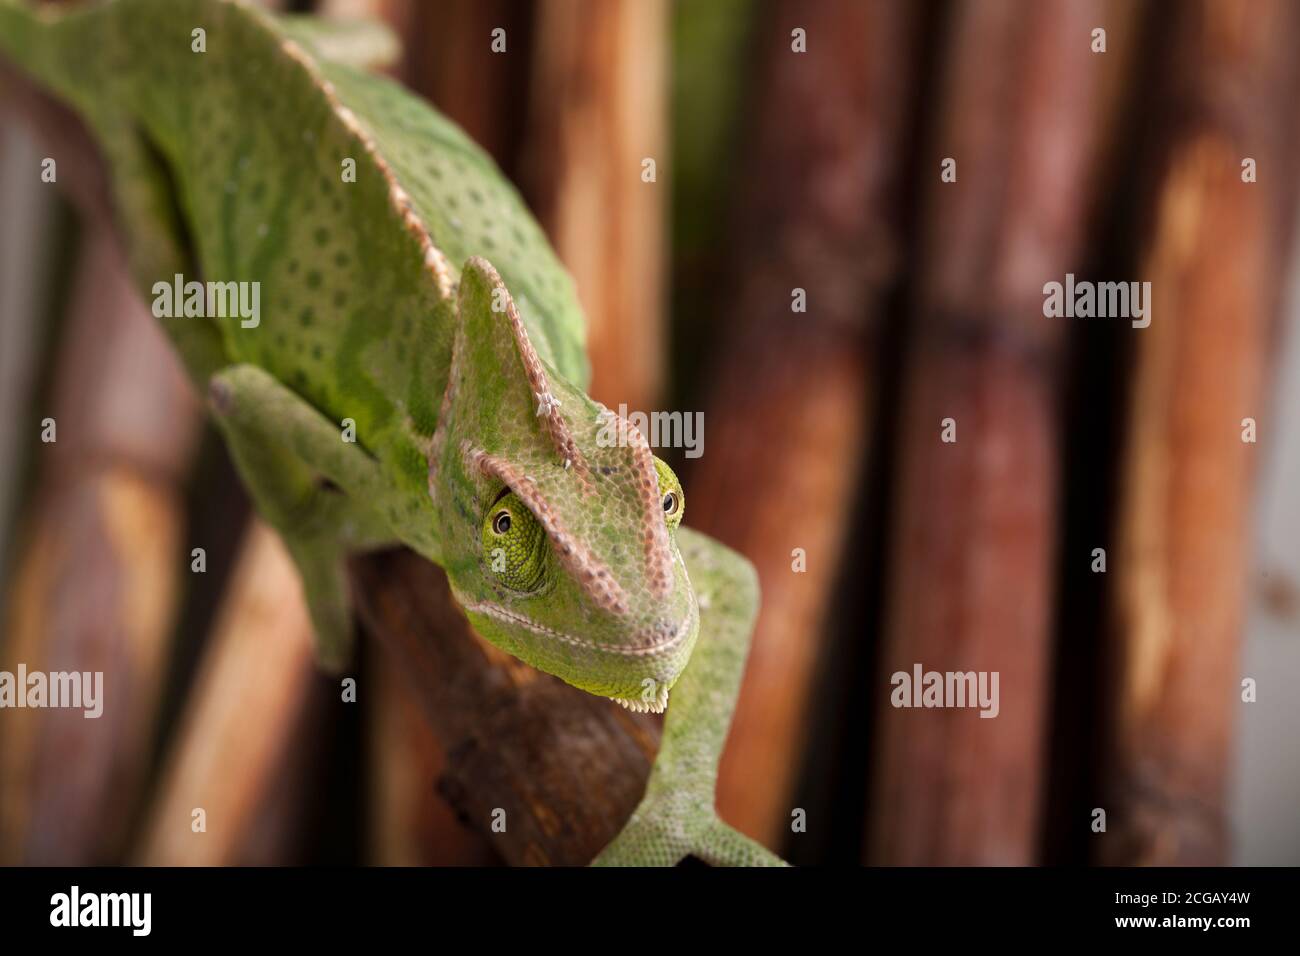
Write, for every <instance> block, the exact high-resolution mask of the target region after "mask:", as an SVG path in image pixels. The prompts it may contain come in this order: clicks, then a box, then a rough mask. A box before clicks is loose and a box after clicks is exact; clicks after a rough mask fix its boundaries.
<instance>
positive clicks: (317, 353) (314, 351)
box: [311, 345, 325, 361]
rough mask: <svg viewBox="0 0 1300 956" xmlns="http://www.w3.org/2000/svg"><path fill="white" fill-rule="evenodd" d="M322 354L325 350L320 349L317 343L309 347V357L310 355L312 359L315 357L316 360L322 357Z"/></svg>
mask: <svg viewBox="0 0 1300 956" xmlns="http://www.w3.org/2000/svg"><path fill="white" fill-rule="evenodd" d="M324 355H325V350H324V349H322V348H321V347H320V346H319V345H313V346H312V347H311V357H312V358H314V359H316V360H317V361H319V360H320V359H321V358H323V357H324Z"/></svg>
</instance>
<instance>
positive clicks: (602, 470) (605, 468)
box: [600, 465, 618, 475]
mask: <svg viewBox="0 0 1300 956" xmlns="http://www.w3.org/2000/svg"><path fill="white" fill-rule="evenodd" d="M616 471H618V469H617V468H611V467H610V466H609V465H601V466H600V473H601V474H602V475H612V474H614V472H616Z"/></svg>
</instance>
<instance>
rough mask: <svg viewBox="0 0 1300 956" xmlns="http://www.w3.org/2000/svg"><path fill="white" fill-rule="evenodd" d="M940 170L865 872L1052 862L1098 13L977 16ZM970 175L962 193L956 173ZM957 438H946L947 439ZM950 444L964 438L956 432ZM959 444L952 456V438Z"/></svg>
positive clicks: (963, 44)
mask: <svg viewBox="0 0 1300 956" xmlns="http://www.w3.org/2000/svg"><path fill="white" fill-rule="evenodd" d="M954 14H955V18H956V19H955V21H954V23H953V24H952V27H953V30H952V45H951V46H950V47H949V50H948V60H947V64H948V65H947V70H948V72H947V74H946V76H945V79H944V82H943V85H942V95H943V101H942V107H941V109H942V113H941V118H940V121H939V125H938V127H937V129H936V130H935V133H934V136H933V141H932V142H931V143H930V144H929V146H928V148H927V150H926V151H924V152H923V159H922V161H921V168H922V169H923V170H924V174H925V175H926V176H927V177H928V178H929V184H928V185H927V187H926V190H927V198H928V207H927V210H926V220H925V222H926V229H927V233H926V237H925V248H924V256H925V261H924V263H923V265H922V269H923V272H922V277H921V280H920V283H921V288H922V290H923V292H922V295H921V300H920V302H919V313H918V322H917V325H916V327H915V329H914V330H913V332H912V336H913V340H912V342H911V345H910V350H911V355H910V357H909V360H908V364H907V369H906V373H905V376H906V378H905V384H904V391H905V395H904V399H903V410H902V412H901V415H902V418H901V432H900V435H901V442H902V446H901V449H900V451H899V456H900V458H899V463H898V470H897V473H896V474H897V478H896V481H897V495H898V504H897V509H896V518H895V521H896V526H895V528H894V533H893V546H892V552H891V559H890V569H891V575H890V582H889V589H888V595H889V608H888V612H887V622H886V627H885V634H884V646H883V649H882V654H881V660H880V671H879V673H878V674H877V676H876V679H875V680H874V681H873V682H872V685H871V687H872V691H871V702H872V705H873V706H876V707H878V708H879V715H880V716H879V725H878V728H877V753H878V757H877V761H876V765H875V768H874V771H875V780H874V788H873V800H872V806H871V814H870V815H871V820H870V835H869V843H868V858H869V859H870V860H872V861H873V862H878V863H888V864H909V865H912V864H931V865H934V864H942V865H964V864H982V865H990V864H1021V865H1023V864H1027V863H1031V862H1033V861H1034V860H1035V858H1036V856H1035V855H1036V841H1037V826H1038V819H1039V813H1040V809H1041V807H1040V788H1041V783H1042V780H1041V777H1042V774H1043V757H1044V754H1043V745H1044V724H1045V720H1046V708H1045V701H1046V695H1047V684H1048V679H1049V674H1050V671H1049V667H1048V665H1049V661H1050V641H1051V631H1050V626H1051V610H1052V602H1053V593H1052V584H1053V581H1052V577H1053V570H1054V560H1055V549H1054V542H1055V534H1056V527H1057V514H1056V512H1057V501H1056V486H1057V481H1058V473H1057V454H1058V442H1059V436H1058V434H1057V431H1058V420H1057V413H1056V400H1057V395H1056V390H1057V380H1058V374H1059V363H1060V353H1061V343H1062V338H1063V334H1064V322H1065V320H1063V319H1048V318H1045V317H1044V315H1043V291H1042V289H1043V285H1044V283H1045V282H1048V281H1051V280H1057V281H1061V280H1063V279H1064V275H1065V273H1066V272H1067V270H1069V269H1070V268H1072V267H1073V266H1074V264H1075V262H1076V257H1077V254H1078V252H1079V247H1080V244H1081V242H1082V239H1083V234H1084V225H1085V221H1086V210H1087V208H1088V206H1087V194H1088V173H1089V171H1090V168H1091V167H1090V162H1089V157H1090V155H1091V152H1092V148H1093V139H1094V136H1095V131H1096V130H1097V129H1098V128H1099V126H1100V124H1098V123H1096V122H1093V121H1092V120H1091V115H1092V110H1093V108H1094V103H1095V97H1096V87H1097V85H1098V77H1099V76H1100V71H1101V67H1100V66H1099V63H1098V61H1097V60H1096V59H1094V58H1093V57H1094V54H1092V53H1091V51H1090V44H1089V34H1090V31H1091V30H1092V29H1093V28H1094V27H1095V26H1097V25H1098V22H1099V16H1100V8H1099V5H1097V4H1093V3H1088V2H1069V0H1066V2H1053V3H1039V4H1033V5H1031V6H1022V5H1016V4H982V3H962V4H958V5H957V6H956V8H955V10H954ZM946 158H952V159H954V160H955V161H956V181H955V182H948V183H945V182H942V181H941V179H940V172H941V169H942V167H941V163H942V161H943V160H944V159H946ZM946 420H948V421H950V423H951V426H950V429H949V430H948V432H947V434H945V429H946V428H948V426H947V425H946V424H945V422H946ZM951 429H955V432H954V431H952V430H951ZM945 437H947V438H952V437H955V441H945V440H944V439H945ZM918 664H919V665H920V666H921V667H922V669H923V670H925V671H938V672H950V671H951V672H962V673H964V672H970V671H975V672H987V673H988V674H989V675H990V676H989V678H988V680H991V675H992V674H994V673H996V674H997V675H998V680H999V711H998V714H997V716H996V717H995V718H993V719H984V718H981V717H980V715H979V712H978V709H976V708H972V707H966V708H938V709H912V708H910V707H909V708H906V709H904V708H901V707H897V706H895V705H894V701H893V699H892V698H893V691H894V690H895V689H896V688H895V687H894V686H892V682H893V675H894V674H896V673H900V672H901V673H904V674H907V675H909V676H911V675H912V674H913V673H914V667H915V666H916V665H918Z"/></svg>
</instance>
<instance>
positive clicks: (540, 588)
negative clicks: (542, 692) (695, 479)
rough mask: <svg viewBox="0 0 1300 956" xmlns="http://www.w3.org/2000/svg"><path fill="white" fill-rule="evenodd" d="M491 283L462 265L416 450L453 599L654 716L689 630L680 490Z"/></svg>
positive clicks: (553, 669) (525, 646)
mask: <svg viewBox="0 0 1300 956" xmlns="http://www.w3.org/2000/svg"><path fill="white" fill-rule="evenodd" d="M504 288H505V287H504V285H503V283H502V282H501V279H500V278H499V276H497V274H496V272H495V270H494V269H492V267H491V266H490V265H488V264H487V263H486V262H484V261H483V260H478V259H471V260H470V261H469V263H467V264H466V267H465V270H464V272H463V274H462V277H461V286H460V292H459V300H458V312H459V322H458V328H457V333H456V344H455V347H454V350H453V359H452V363H451V372H450V375H449V381H448V386H447V393H446V395H445V397H444V402H443V409H442V414H441V416H440V419H439V425H438V432H437V433H436V434H435V436H434V441H433V446H432V449H431V453H430V493H431V494H432V495H433V496H434V499H435V501H436V502H437V503H438V513H439V515H440V516H441V518H442V522H443V527H442V535H441V537H442V539H443V542H444V550H445V554H444V566H445V567H446V569H447V573H448V577H449V579H450V581H451V585H452V589H453V592H454V593H455V595H456V598H457V600H458V601H459V602H460V604H461V606H462V607H463V608H464V609H465V611H466V613H467V614H468V616H469V618H470V621H471V623H473V625H474V627H475V629H476V630H477V631H478V633H479V634H480V635H482V636H483V637H484V638H486V639H487V640H489V641H491V642H492V643H493V644H495V645H497V646H498V647H501V648H502V649H504V650H506V651H508V652H510V653H511V654H514V655H515V656H517V657H519V658H521V659H523V660H524V661H526V662H528V663H529V664H532V665H533V666H535V667H538V668H540V669H541V670H544V671H547V672H548V673H551V674H554V675H556V676H558V677H560V678H562V679H563V680H565V681H567V682H568V683H570V684H573V685H575V686H577V687H581V688H582V689H584V690H587V691H590V692H591V693H595V694H600V695H602V696H605V697H611V698H613V699H615V700H618V701H619V702H620V703H622V704H623V705H624V706H627V707H629V708H630V709H633V710H644V711H654V712H659V711H662V710H663V709H664V707H665V706H666V705H667V702H668V693H669V690H670V689H671V688H672V685H673V683H674V682H675V681H676V680H677V677H678V675H679V674H680V673H681V671H682V669H683V668H684V667H685V665H686V661H687V660H688V659H689V657H690V654H691V650H692V649H693V647H694V643H695V639H696V636H697V633H698V630H699V610H698V607H697V605H696V600H695V596H694V593H693V592H692V589H691V584H690V580H689V578H688V576H687V573H686V568H685V565H684V564H683V562H682V559H681V555H680V553H679V551H678V548H677V543H676V540H675V535H676V529H677V527H678V525H679V524H680V523H681V519H682V515H683V513H684V511H685V505H686V502H685V497H684V495H683V493H682V488H681V485H680V483H679V482H678V480H677V478H676V476H675V475H674V474H673V473H672V471H671V470H670V469H669V468H668V466H667V465H665V464H664V463H663V462H662V461H661V460H659V459H658V458H656V457H654V455H652V454H651V452H650V449H649V447H648V445H647V444H646V442H645V439H644V438H643V437H642V436H641V435H640V433H638V432H637V430H636V429H635V428H633V427H631V426H630V425H629V424H628V423H627V422H626V421H625V420H624V419H621V418H620V417H618V416H616V415H615V414H613V413H612V412H610V411H609V410H608V409H606V408H604V407H603V406H601V405H599V404H598V403H596V402H593V401H592V400H591V399H589V398H588V397H587V396H586V395H585V394H584V393H583V392H582V391H581V390H580V389H578V388H577V387H575V386H573V385H571V384H569V383H568V382H567V381H566V380H565V379H564V378H563V377H561V376H560V375H559V374H557V373H556V372H555V371H554V369H552V368H551V367H550V366H549V364H548V363H547V362H546V361H545V360H544V359H543V358H542V357H541V356H539V355H538V353H537V351H536V350H535V349H534V347H533V345H532V343H531V342H530V340H529V336H528V332H527V330H526V328H525V326H524V323H523V322H522V320H521V319H520V317H519V314H518V311H517V309H516V308H515V306H514V303H513V301H511V300H510V298H509V296H508V295H504V294H503V293H504ZM494 306H497V308H494Z"/></svg>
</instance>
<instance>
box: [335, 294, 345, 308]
mask: <svg viewBox="0 0 1300 956" xmlns="http://www.w3.org/2000/svg"><path fill="white" fill-rule="evenodd" d="M347 301H348V296H347V293H345V292H335V293H334V305H335V307H336V308H340V309H341V308H343V306H344V305H346V304H347Z"/></svg>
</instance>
